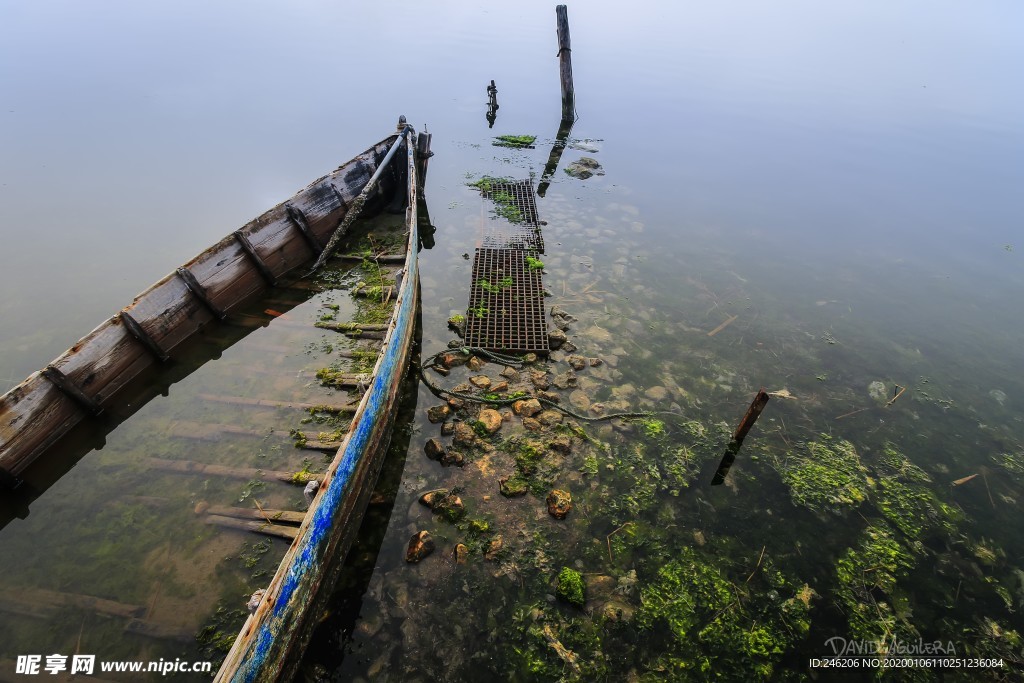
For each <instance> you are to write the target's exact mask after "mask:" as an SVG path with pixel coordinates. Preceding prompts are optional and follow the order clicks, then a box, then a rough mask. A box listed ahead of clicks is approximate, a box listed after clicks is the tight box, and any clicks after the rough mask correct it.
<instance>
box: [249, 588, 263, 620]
mask: <svg viewBox="0 0 1024 683" xmlns="http://www.w3.org/2000/svg"><path fill="white" fill-rule="evenodd" d="M266 594H267V589H266V588H260V589H259V590H257V591H256V592H255V593H253V594H252V596H251V597H250V598H249V602H247V603H245V607H246V609H248V610H249V614H253V613H255V612H256V610H257V609H259V606H260V603H261V602H263V596H264V595H266Z"/></svg>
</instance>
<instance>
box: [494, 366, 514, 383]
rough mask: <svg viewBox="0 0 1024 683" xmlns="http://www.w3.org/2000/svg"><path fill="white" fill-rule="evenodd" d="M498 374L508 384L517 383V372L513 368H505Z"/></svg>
mask: <svg viewBox="0 0 1024 683" xmlns="http://www.w3.org/2000/svg"><path fill="white" fill-rule="evenodd" d="M498 374H500V375H501V376H502V377H504V378H505V379H507V380H508V381H509V382H518V381H519V371H518V370H516V369H515V368H505V369H504V370H502V371H501V372H500V373H498Z"/></svg>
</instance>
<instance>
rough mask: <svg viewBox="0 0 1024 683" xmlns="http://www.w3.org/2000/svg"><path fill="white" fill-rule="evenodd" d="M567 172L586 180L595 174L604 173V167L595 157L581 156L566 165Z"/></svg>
mask: <svg viewBox="0 0 1024 683" xmlns="http://www.w3.org/2000/svg"><path fill="white" fill-rule="evenodd" d="M565 172H566V174H568V175H570V176H572V177H573V178H578V179H579V180H586V179H587V178H590V177H591V176H593V175H604V169H602V168H601V164H600V163H599V162H598V160H597V159H594V158H593V157H580V158H579V159H577V160H576V161H574V162H572V163H571V164H569V165H568V166H566V167H565Z"/></svg>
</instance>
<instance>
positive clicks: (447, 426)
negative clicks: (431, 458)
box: [441, 422, 455, 436]
mask: <svg viewBox="0 0 1024 683" xmlns="http://www.w3.org/2000/svg"><path fill="white" fill-rule="evenodd" d="M454 433H455V425H454V424H452V423H451V422H445V423H444V424H443V425H441V436H451V435H452V434H454Z"/></svg>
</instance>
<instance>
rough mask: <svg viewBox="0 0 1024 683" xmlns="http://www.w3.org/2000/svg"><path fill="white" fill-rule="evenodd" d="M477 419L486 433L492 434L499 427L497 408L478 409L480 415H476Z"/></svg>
mask: <svg viewBox="0 0 1024 683" xmlns="http://www.w3.org/2000/svg"><path fill="white" fill-rule="evenodd" d="M477 419H478V420H479V421H480V424H481V425H483V429H484V431H486V432H487V433H488V434H493V433H494V432H496V431H498V430H499V429H501V413H499V412H498V411H497V410H492V409H491V408H485V409H484V410H481V411H480V415H478V416H477Z"/></svg>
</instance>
